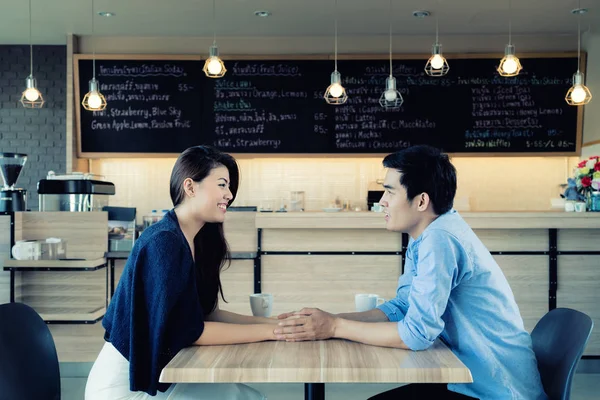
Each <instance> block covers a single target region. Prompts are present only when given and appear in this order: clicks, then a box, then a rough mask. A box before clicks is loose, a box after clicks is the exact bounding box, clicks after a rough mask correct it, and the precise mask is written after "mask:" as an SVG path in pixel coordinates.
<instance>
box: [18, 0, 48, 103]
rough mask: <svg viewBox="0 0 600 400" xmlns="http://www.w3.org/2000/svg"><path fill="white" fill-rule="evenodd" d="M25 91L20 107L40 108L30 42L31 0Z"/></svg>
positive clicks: (40, 95)
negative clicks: (27, 69)
mask: <svg viewBox="0 0 600 400" xmlns="http://www.w3.org/2000/svg"><path fill="white" fill-rule="evenodd" d="M25 88H26V89H25V91H23V93H22V94H21V105H23V107H25V108H42V107H43V106H44V98H43V97H42V93H41V92H40V91H39V90H38V89H37V82H36V80H35V78H34V77H33V42H32V40H31V0H29V76H28V77H27V79H26V80H25Z"/></svg>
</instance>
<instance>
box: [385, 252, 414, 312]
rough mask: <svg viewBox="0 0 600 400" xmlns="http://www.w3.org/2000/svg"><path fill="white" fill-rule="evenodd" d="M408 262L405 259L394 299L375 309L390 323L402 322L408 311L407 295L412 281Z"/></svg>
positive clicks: (408, 260) (410, 266)
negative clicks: (381, 312)
mask: <svg viewBox="0 0 600 400" xmlns="http://www.w3.org/2000/svg"><path fill="white" fill-rule="evenodd" d="M410 261H411V260H410V259H409V258H407V260H406V265H405V266H404V271H405V272H404V274H402V275H401V276H400V278H399V279H398V288H397V289H396V297H395V298H393V299H391V300H389V301H386V302H385V303H383V304H382V305H380V306H378V307H377V308H378V309H379V310H381V311H383V313H384V314H385V315H386V317H387V319H388V320H389V321H390V322H398V321H400V320H402V318H404V315H405V314H406V311H407V310H408V293H409V291H410V284H411V281H412V272H410V271H411V269H412V265H411V264H410Z"/></svg>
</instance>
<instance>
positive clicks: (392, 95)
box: [379, 0, 404, 111]
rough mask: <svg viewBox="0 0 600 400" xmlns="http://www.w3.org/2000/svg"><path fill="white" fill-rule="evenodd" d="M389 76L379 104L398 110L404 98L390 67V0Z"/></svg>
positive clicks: (385, 107)
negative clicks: (397, 87)
mask: <svg viewBox="0 0 600 400" xmlns="http://www.w3.org/2000/svg"><path fill="white" fill-rule="evenodd" d="M389 45H390V76H388V77H387V79H386V80H385V90H384V91H383V93H381V97H379V105H380V106H381V107H383V108H384V109H386V110H388V111H392V110H398V109H399V108H400V107H401V106H402V103H404V99H403V98H402V94H400V92H399V91H398V89H396V78H394V69H393V67H392V0H390V39H389Z"/></svg>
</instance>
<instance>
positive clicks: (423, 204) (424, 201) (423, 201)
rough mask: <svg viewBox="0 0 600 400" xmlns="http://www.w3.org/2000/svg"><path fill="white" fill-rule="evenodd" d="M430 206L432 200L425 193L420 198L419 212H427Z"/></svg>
mask: <svg viewBox="0 0 600 400" xmlns="http://www.w3.org/2000/svg"><path fill="white" fill-rule="evenodd" d="M430 204H431V199H430V198H429V195H428V194H427V193H425V192H423V193H421V194H420V195H419V196H418V203H417V210H419V211H426V210H427V208H428V207H429V205H430Z"/></svg>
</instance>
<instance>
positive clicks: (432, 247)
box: [379, 210, 547, 400]
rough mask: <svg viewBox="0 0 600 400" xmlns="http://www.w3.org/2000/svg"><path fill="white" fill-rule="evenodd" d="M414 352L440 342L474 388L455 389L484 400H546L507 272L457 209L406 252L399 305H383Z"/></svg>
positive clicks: (460, 386)
mask: <svg viewBox="0 0 600 400" xmlns="http://www.w3.org/2000/svg"><path fill="white" fill-rule="evenodd" d="M379 309H380V310H381V311H383V312H384V313H385V314H386V315H387V317H388V319H389V320H390V321H394V322H395V321H398V333H399V334H400V338H401V339H402V341H403V342H404V343H405V344H406V345H407V346H408V347H409V348H410V349H412V350H423V349H426V348H428V347H429V346H431V345H432V344H433V342H434V341H435V340H436V339H437V338H438V337H440V338H441V339H442V340H443V341H444V342H445V343H446V344H447V345H448V347H450V349H451V350H452V352H453V353H454V354H456V356H457V357H458V358H459V359H460V360H461V361H462V362H463V363H464V364H465V365H466V366H467V367H468V368H469V369H470V370H471V374H472V376H473V383H470V384H449V385H448V389H449V390H451V391H454V392H458V393H462V394H465V395H467V396H471V397H475V398H479V399H485V400H488V399H502V400H507V399H527V400H538V399H539V400H541V399H547V397H546V394H545V393H544V390H543V388H542V383H541V379H540V375H539V372H538V369H537V361H536V359H535V354H534V353H533V350H532V347H531V337H530V335H529V334H528V333H527V331H525V328H524V327H523V319H522V318H521V314H520V313H519V308H518V307H517V303H516V302H515V298H514V296H513V293H512V291H511V289H510V286H509V285H508V282H507V281H506V278H505V277H504V274H503V273H502V271H501V270H500V267H499V266H498V264H497V263H496V261H495V260H494V258H493V257H492V255H491V254H490V252H489V251H488V250H487V248H486V247H485V246H484V245H483V243H481V241H480V240H479V238H478V237H477V236H476V235H475V233H474V232H473V230H472V229H471V228H470V227H469V225H467V223H466V222H465V221H464V220H463V219H462V217H461V216H460V215H459V214H458V213H457V212H456V211H454V210H452V211H449V212H448V213H446V214H444V215H441V216H439V217H438V218H437V219H436V220H435V221H433V222H432V223H431V224H430V225H429V226H428V227H427V228H426V229H425V231H423V233H422V234H421V235H420V236H419V237H418V238H417V239H415V240H412V239H411V240H410V242H409V245H408V249H407V252H406V264H405V266H404V274H402V276H400V279H399V280H398V289H397V295H396V298H394V299H392V300H390V301H388V302H386V303H384V304H382V305H381V306H379Z"/></svg>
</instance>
